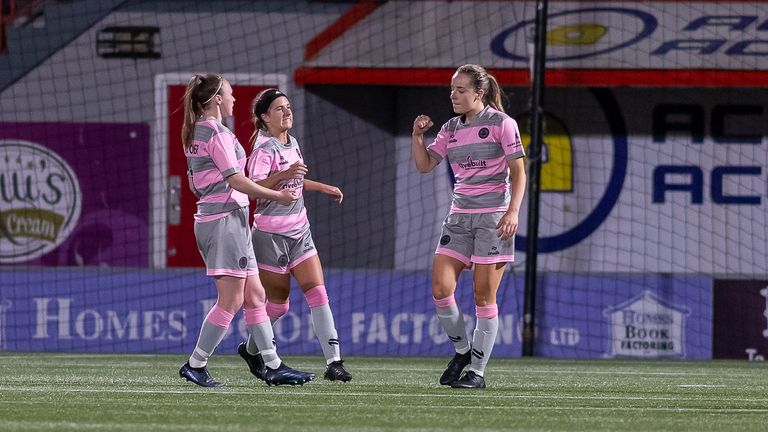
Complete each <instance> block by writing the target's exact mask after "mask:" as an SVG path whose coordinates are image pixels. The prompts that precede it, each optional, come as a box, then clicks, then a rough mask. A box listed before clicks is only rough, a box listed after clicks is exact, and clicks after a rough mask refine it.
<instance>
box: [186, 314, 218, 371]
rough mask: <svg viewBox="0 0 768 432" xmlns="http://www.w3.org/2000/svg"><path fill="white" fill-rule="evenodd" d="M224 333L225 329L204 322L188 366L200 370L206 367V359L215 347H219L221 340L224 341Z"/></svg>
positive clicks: (206, 321)
mask: <svg viewBox="0 0 768 432" xmlns="http://www.w3.org/2000/svg"><path fill="white" fill-rule="evenodd" d="M226 333H227V329H225V328H222V327H219V326H217V325H216V324H212V323H210V322H209V321H208V320H204V321H203V325H202V327H201V328H200V336H199V337H198V338H197V345H195V350H194V351H193V352H192V355H191V356H190V357H189V365H190V366H192V367H193V368H201V367H203V366H205V365H207V364H208V359H209V358H210V357H211V354H213V351H214V350H215V349H216V347H217V346H219V343H220V342H221V340H222V339H224V335H225V334H226Z"/></svg>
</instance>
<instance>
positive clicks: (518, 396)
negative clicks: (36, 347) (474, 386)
mask: <svg viewBox="0 0 768 432" xmlns="http://www.w3.org/2000/svg"><path fill="white" fill-rule="evenodd" d="M289 388H291V387H287V386H282V387H279V388H275V390H274V391H273V393H271V394H265V393H262V392H257V391H242V390H226V389H225V390H202V389H197V388H194V387H192V388H190V389H189V390H170V389H146V390H144V389H113V388H100V389H67V388H59V387H9V386H0V391H22V392H35V393H50V392H59V393H126V394H145V393H151V394H207V395H216V396H229V395H254V396H297V395H298V396H319V397H327V396H334V397H340V396H342V397H349V396H353V397H364V396H370V397H376V398H382V397H396V398H403V397H413V398H455V397H457V396H458V395H460V393H459V392H455V391H453V390H449V393H444V394H441V393H365V392H344V393H342V394H340V393H335V392H323V391H312V392H309V391H305V390H290V391H288V392H279V393H278V391H280V390H282V389H289ZM264 390H268V389H264ZM436 390H437V389H436ZM268 391H269V390H268ZM464 394H469V393H464ZM472 398H474V399H567V400H580V399H587V400H617V401H621V400H627V401H634V400H643V401H681V402H720V401H722V399H721V398H709V399H702V398H696V397H671V396H656V397H649V396H603V395H597V396H567V395H560V394H549V395H547V394H530V393H526V394H516V395H493V394H491V395H489V394H477V393H472ZM729 401H731V402H756V403H768V398H730V399H729ZM765 411H768V408H766V409H765Z"/></svg>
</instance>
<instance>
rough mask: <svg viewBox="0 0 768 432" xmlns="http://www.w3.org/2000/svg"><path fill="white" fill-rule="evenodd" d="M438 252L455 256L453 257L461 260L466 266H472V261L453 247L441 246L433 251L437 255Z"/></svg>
mask: <svg viewBox="0 0 768 432" xmlns="http://www.w3.org/2000/svg"><path fill="white" fill-rule="evenodd" d="M438 254H439V255H445V256H449V257H451V258H455V259H457V260H459V261H461V262H462V263H463V264H464V265H465V266H467V267H471V266H472V261H471V260H470V259H469V257H466V256H464V255H462V254H460V253H458V252H456V251H455V250H453V249H447V248H443V247H438V248H437V250H436V251H435V255H438Z"/></svg>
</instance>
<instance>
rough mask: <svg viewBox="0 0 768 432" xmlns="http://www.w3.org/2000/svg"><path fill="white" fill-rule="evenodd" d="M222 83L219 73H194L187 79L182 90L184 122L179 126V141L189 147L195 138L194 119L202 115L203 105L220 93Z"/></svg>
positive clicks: (222, 79)
mask: <svg viewBox="0 0 768 432" xmlns="http://www.w3.org/2000/svg"><path fill="white" fill-rule="evenodd" d="M223 84H224V78H222V77H221V75H216V74H206V75H195V76H193V77H192V78H191V79H190V80H189V84H187V89H186V91H185V92H184V123H183V124H182V126H181V142H182V143H183V144H184V148H189V146H190V145H192V141H193V140H194V138H195V121H196V120H197V119H198V118H199V117H200V116H202V115H203V112H204V111H205V106H206V105H208V104H209V103H210V102H211V100H213V97H214V96H216V95H217V94H220V92H221V88H222V86H223Z"/></svg>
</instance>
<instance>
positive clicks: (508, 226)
mask: <svg viewBox="0 0 768 432" xmlns="http://www.w3.org/2000/svg"><path fill="white" fill-rule="evenodd" d="M507 165H509V180H510V194H511V199H510V200H509V208H507V212H506V213H504V216H502V218H501V220H500V221H499V223H498V225H496V228H497V229H498V230H499V231H498V234H499V237H501V239H502V240H506V239H508V238H510V237H512V236H514V235H515V233H517V226H518V224H519V220H520V206H521V205H522V204H523V196H524V195H525V184H526V179H527V177H526V174H525V162H524V161H523V158H518V159H515V160H510V161H507Z"/></svg>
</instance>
